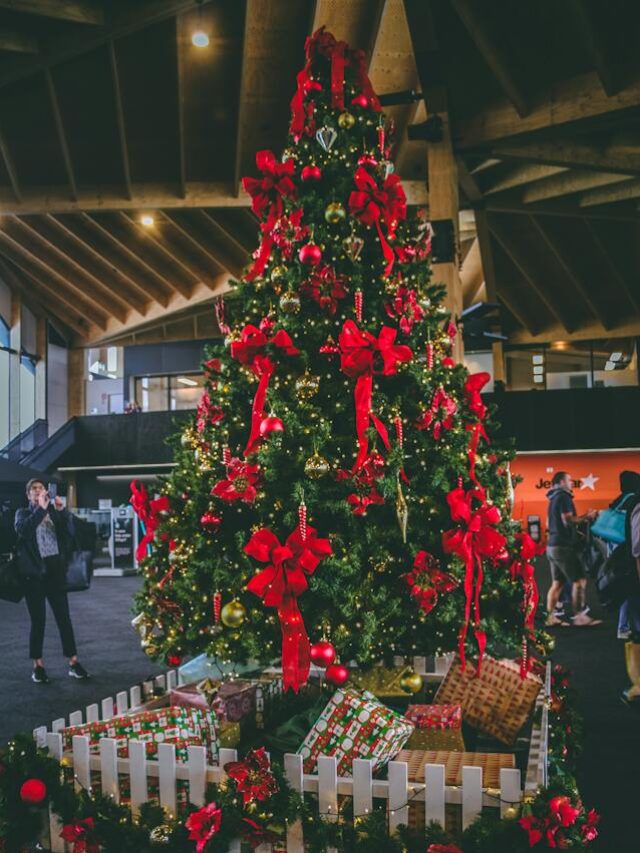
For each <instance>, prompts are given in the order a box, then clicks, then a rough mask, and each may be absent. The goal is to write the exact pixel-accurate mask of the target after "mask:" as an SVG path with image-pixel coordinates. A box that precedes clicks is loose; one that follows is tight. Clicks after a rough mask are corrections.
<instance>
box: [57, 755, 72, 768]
mask: <svg viewBox="0 0 640 853" xmlns="http://www.w3.org/2000/svg"><path fill="white" fill-rule="evenodd" d="M60 766H61V767H73V759H72V758H71V756H69V755H63V756H62V758H61V759H60Z"/></svg>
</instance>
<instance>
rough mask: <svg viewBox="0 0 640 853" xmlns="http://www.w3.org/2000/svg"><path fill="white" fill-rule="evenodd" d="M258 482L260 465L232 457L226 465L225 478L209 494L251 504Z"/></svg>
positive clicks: (224, 499)
mask: <svg viewBox="0 0 640 853" xmlns="http://www.w3.org/2000/svg"><path fill="white" fill-rule="evenodd" d="M259 483H260V466H259V465H249V464H248V463H246V462H243V461H242V460H241V459H238V458H236V457H234V458H233V459H232V460H231V461H230V462H229V464H228V465H227V479H226V480H220V481H219V482H218V483H216V484H215V486H214V487H213V489H212V490H211V494H212V495H215V496H216V497H217V498H221V499H222V500H223V501H244V502H245V503H249V504H252V503H253V502H254V501H255V499H256V494H257V492H258V488H257V487H258V485H259Z"/></svg>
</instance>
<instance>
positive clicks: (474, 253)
mask: <svg viewBox="0 0 640 853" xmlns="http://www.w3.org/2000/svg"><path fill="white" fill-rule="evenodd" d="M460 283H461V284H462V301H463V303H464V306H465V308H468V307H469V305H472V304H473V302H472V299H473V297H474V296H475V294H476V293H477V292H478V290H479V289H480V287H481V286H482V284H483V283H484V273H483V271H482V257H481V254H480V245H479V242H478V238H477V237H476V238H475V240H473V242H472V244H471V248H470V249H469V251H468V253H467V256H466V258H465V259H464V261H463V262H462V267H461V268H460Z"/></svg>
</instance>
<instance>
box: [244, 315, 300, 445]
mask: <svg viewBox="0 0 640 853" xmlns="http://www.w3.org/2000/svg"><path fill="white" fill-rule="evenodd" d="M268 344H271V345H273V346H274V347H277V348H278V349H280V350H281V351H282V352H283V353H284V354H285V355H299V353H300V350H299V349H298V348H297V347H294V346H293V341H292V340H291V338H290V336H289V334H288V332H285V331H284V329H280V330H279V331H277V332H276V333H275V335H274V336H273V337H272V338H268V337H267V336H266V334H265V333H264V332H263V331H262V330H261V329H258V328H257V327H256V326H252V325H247V326H245V327H244V329H243V330H242V333H241V338H240V340H239V341H233V342H232V344H231V357H232V358H235V359H237V360H238V361H239V362H240V363H241V364H246V365H247V366H248V367H249V368H250V370H251V372H252V373H253V375H254V376H257V377H258V380H259V381H258V389H257V391H256V393H255V397H254V398H253V406H252V409H251V432H250V434H249V440H248V442H247V446H246V447H245V449H244V455H245V456H249V455H250V454H251V453H255V451H256V450H257V449H258V445H259V443H260V440H261V435H260V424H261V422H262V419H263V417H264V404H265V401H266V398H267V389H268V388H269V380H270V379H271V377H272V375H273V372H274V370H275V369H276V366H277V364H276V362H274V361H273V360H272V359H271V357H270V356H269V355H267V354H266V352H265V350H266V347H267V345H268Z"/></svg>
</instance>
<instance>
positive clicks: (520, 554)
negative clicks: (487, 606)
mask: <svg viewBox="0 0 640 853" xmlns="http://www.w3.org/2000/svg"><path fill="white" fill-rule="evenodd" d="M515 538H516V543H517V547H518V550H517V552H516V554H515V555H514V559H513V562H512V563H511V565H510V566H509V571H510V572H511V577H512V578H513V579H514V580H515V579H516V578H521V579H522V587H523V591H524V600H523V610H524V628H525V631H526V632H528V633H529V634H531V633H533V631H534V623H535V617H536V610H537V608H538V601H539V600H540V594H539V592H538V584H537V583H536V577H535V568H534V566H533V563H532V562H531V560H533V558H534V557H536V556H537V555H538V554H542V553H543V552H544V545H539V544H538V543H537V542H534V540H533V539H532V538H531V536H529V534H528V533H518V534H517V535H516V537H515ZM522 665H523V667H525V666H526V662H525V661H524V660H523V664H522ZM522 674H523V675H525V674H526V670H525V671H524V672H523V673H522Z"/></svg>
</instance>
